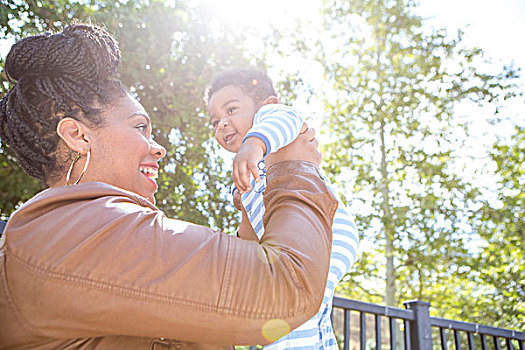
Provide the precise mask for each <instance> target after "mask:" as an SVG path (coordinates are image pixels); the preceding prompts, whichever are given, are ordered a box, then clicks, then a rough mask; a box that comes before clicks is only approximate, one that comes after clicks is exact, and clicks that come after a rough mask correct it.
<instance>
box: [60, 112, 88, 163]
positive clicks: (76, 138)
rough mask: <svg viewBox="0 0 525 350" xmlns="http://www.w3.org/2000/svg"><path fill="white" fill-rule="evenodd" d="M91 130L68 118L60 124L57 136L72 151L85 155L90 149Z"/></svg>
mask: <svg viewBox="0 0 525 350" xmlns="http://www.w3.org/2000/svg"><path fill="white" fill-rule="evenodd" d="M88 133H89V129H88V128H87V126H86V125H85V124H84V123H82V122H81V121H78V120H76V119H73V118H69V117H66V118H64V119H62V120H60V121H59V122H58V125H57V134H58V136H59V137H60V138H61V139H62V141H64V142H65V144H66V145H67V147H69V148H70V149H71V150H73V151H76V152H78V153H81V154H85V153H86V152H87V150H88V149H89V148H90V147H89V139H90V138H89V136H88Z"/></svg>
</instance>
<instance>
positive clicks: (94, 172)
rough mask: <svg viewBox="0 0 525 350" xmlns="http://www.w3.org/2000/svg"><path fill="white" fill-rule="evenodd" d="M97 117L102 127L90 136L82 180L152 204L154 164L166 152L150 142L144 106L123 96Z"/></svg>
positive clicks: (149, 131)
mask: <svg viewBox="0 0 525 350" xmlns="http://www.w3.org/2000/svg"><path fill="white" fill-rule="evenodd" d="M101 116H102V118H103V120H104V125H103V126H102V127H100V128H98V129H95V130H93V132H92V134H91V135H92V140H91V142H90V148H91V161H90V164H89V166H88V169H87V171H86V174H85V176H84V178H85V179H83V180H84V181H101V182H105V183H108V184H111V185H114V186H117V187H120V188H122V189H125V190H128V191H131V192H135V193H137V194H139V195H141V196H143V197H145V198H147V199H148V200H149V201H151V202H152V203H155V198H154V194H155V192H156V191H157V188H158V186H157V183H156V179H157V174H158V169H159V165H158V162H159V160H161V159H162V158H163V157H164V156H165V155H166V150H165V149H164V147H162V146H160V145H159V144H158V143H156V142H155V141H154V140H153V139H152V137H151V121H150V119H149V117H148V114H147V113H146V111H145V110H144V107H142V105H141V104H140V103H139V102H138V101H137V100H136V99H134V98H133V97H131V96H130V95H126V96H125V97H123V98H121V99H120V100H118V101H117V103H116V104H115V105H114V106H112V107H110V108H108V109H106V110H105V111H104V112H103V113H102V115H101ZM84 181H83V182H84Z"/></svg>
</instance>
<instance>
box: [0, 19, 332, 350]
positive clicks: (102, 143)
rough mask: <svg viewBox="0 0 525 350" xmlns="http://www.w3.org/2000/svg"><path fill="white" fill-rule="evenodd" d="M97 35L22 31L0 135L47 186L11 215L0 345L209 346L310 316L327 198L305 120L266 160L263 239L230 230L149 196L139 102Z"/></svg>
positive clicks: (147, 146) (246, 340)
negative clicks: (196, 221)
mask: <svg viewBox="0 0 525 350" xmlns="http://www.w3.org/2000/svg"><path fill="white" fill-rule="evenodd" d="M119 62H120V53H119V49H118V45H117V43H116V42H115V40H114V39H113V38H112V37H111V36H110V35H109V34H108V33H107V32H106V31H104V30H103V29H101V28H98V27H95V26H91V25H74V26H70V27H68V28H66V29H65V30H64V31H63V32H61V33H58V34H54V35H51V34H45V35H38V36H33V37H29V38H26V39H24V40H21V41H20V42H18V43H17V44H15V45H14V46H13V47H12V49H11V51H10V53H9V54H8V56H7V59H6V64H5V71H6V74H7V75H8V77H10V79H12V80H16V81H17V83H16V85H15V86H14V87H13V89H12V90H11V91H10V92H9V93H8V94H7V95H6V96H4V98H3V99H2V101H1V104H0V137H1V139H2V142H3V143H7V144H9V146H10V147H11V149H12V150H13V151H14V153H15V154H16V157H17V159H18V161H19V163H20V164H21V166H22V167H23V168H24V170H25V171H26V172H27V173H28V174H30V175H32V176H35V177H37V178H39V179H41V180H42V181H43V182H44V183H45V184H46V185H47V186H48V187H49V188H48V189H46V190H44V191H43V192H41V193H39V194H37V195H36V196H35V197H34V198H32V199H31V200H29V201H28V202H27V203H25V204H24V205H23V206H22V207H21V208H20V209H19V210H17V211H16V212H15V213H14V214H13V215H12V216H11V217H10V219H9V221H8V224H7V227H6V229H5V232H4V235H5V242H4V244H3V245H2V250H1V259H2V262H1V267H0V279H1V282H0V283H1V288H0V324H1V326H0V348H38V349H56V348H60V349H73V348H74V349H77V348H82V349H84V348H85V349H88V348H89V349H93V348H96V349H150V348H154V349H157V348H159V349H160V348H162V349H167V348H178V349H181V348H182V349H212V348H224V347H225V346H226V345H228V344H255V343H269V342H271V341H273V340H275V339H277V338H279V337H280V336H282V335H283V334H284V333H286V332H288V331H290V329H291V328H294V327H296V326H298V325H299V324H301V323H303V322H304V321H306V320H307V319H309V318H310V317H311V316H312V315H313V314H315V312H316V311H317V309H318V307H319V305H320V303H321V300H322V297H323V290H324V284H325V280H326V277H327V272H328V260H329V253H330V240H331V232H330V231H331V230H330V226H331V222H332V218H333V215H334V212H335V209H336V206H337V204H336V203H337V202H336V200H335V199H334V198H333V197H332V196H331V195H330V194H329V191H328V190H327V189H326V186H325V185H324V183H323V181H322V180H321V179H320V177H319V175H318V172H317V169H316V167H315V165H314V164H313V163H316V164H318V163H319V161H320V155H319V153H318V152H317V149H316V148H317V141H316V140H315V138H314V133H313V131H312V130H308V131H307V132H305V133H304V134H303V135H301V136H300V137H299V138H298V140H297V141H296V142H295V143H293V144H291V145H290V146H288V147H287V148H285V149H283V150H281V151H280V152H278V153H276V154H275V156H274V157H273V158H270V159H267V166H268V174H267V181H268V186H267V190H266V194H265V202H266V204H267V208H268V209H267V213H266V217H265V220H266V222H265V224H266V233H265V236H264V237H263V239H262V240H261V242H253V241H246V240H242V239H239V238H237V237H232V236H228V235H224V234H221V233H219V232H215V231H213V230H211V229H208V228H205V227H201V226H197V225H193V224H190V223H187V222H183V221H179V220H174V219H169V218H166V217H165V216H164V214H163V213H162V212H160V211H159V210H158V209H157V208H156V207H155V206H154V202H155V199H154V193H155V191H156V190H157V184H156V182H155V179H156V175H157V170H158V162H159V161H160V160H161V159H162V157H164V155H165V150H164V148H163V147H162V146H160V145H158V144H157V143H156V142H155V141H154V140H153V139H152V138H151V125H150V120H149V117H148V115H147V113H146V112H145V111H144V108H143V107H142V106H141V105H140V103H138V102H137V101H136V100H135V99H134V98H133V97H132V96H130V95H129V94H127V93H126V90H125V89H124V88H123V87H122V85H121V83H120V82H119V81H118V80H117V79H115V78H114V76H115V74H116V70H117V67H118V65H119Z"/></svg>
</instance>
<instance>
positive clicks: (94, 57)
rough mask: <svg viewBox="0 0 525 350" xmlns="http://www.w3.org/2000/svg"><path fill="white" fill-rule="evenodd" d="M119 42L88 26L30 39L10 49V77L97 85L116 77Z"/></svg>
mask: <svg viewBox="0 0 525 350" xmlns="http://www.w3.org/2000/svg"><path fill="white" fill-rule="evenodd" d="M119 63H120V51H119V48H118V43H117V42H116V41H115V39H113V37H112V36H111V35H110V34H109V33H108V32H107V31H106V30H104V29H102V28H100V27H97V26H94V25H88V24H76V25H71V26H68V27H67V28H65V29H64V31H63V32H61V33H58V34H50V33H45V34H42V35H36V36H31V37H27V38H25V39H23V40H21V41H19V42H17V43H16V44H15V45H13V47H12V48H11V51H10V52H9V54H8V55H7V58H6V62H5V71H6V73H7V75H8V77H9V78H12V79H14V80H21V79H23V78H26V77H31V76H49V77H59V76H60V77H68V78H70V79H75V80H84V81H85V82H86V83H89V82H91V83H96V82H98V81H101V80H103V79H105V78H108V77H111V76H114V75H115V74H116V71H117V68H118V65H119Z"/></svg>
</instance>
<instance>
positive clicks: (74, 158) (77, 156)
mask: <svg viewBox="0 0 525 350" xmlns="http://www.w3.org/2000/svg"><path fill="white" fill-rule="evenodd" d="M90 157H91V150H90V149H89V148H88V151H87V155H86V163H84V169H82V172H81V173H80V176H79V177H78V179H77V181H75V183H73V185H76V184H78V183H79V182H80V179H82V176H84V173H85V172H86V169H87V167H88V164H89V159H90ZM69 158H70V159H71V160H72V162H71V166H70V167H69V170H68V171H67V175H66V186H71V184H70V183H69V178H70V176H71V172H72V171H73V167H74V166H75V163H76V162H77V161H78V160H79V159H80V158H82V155H81V154H80V153H78V152H71V153H70V154H69Z"/></svg>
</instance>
